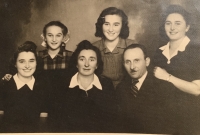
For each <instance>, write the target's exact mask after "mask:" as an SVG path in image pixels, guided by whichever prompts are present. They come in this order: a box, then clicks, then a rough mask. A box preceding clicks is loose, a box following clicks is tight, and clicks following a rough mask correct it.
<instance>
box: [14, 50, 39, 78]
mask: <svg viewBox="0 0 200 135" xmlns="http://www.w3.org/2000/svg"><path fill="white" fill-rule="evenodd" d="M36 65H37V64H36V58H35V55H34V53H32V52H21V53H19V55H18V58H17V61H16V65H15V66H16V68H17V71H18V77H19V79H20V78H23V79H25V78H31V77H32V75H33V73H34V72H35V70H36Z"/></svg>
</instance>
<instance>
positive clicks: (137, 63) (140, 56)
mask: <svg viewBox="0 0 200 135" xmlns="http://www.w3.org/2000/svg"><path fill="white" fill-rule="evenodd" d="M149 63H150V58H149V57H147V58H146V59H145V58H144V53H143V51H142V50H141V49H140V48H132V49H128V50H126V52H125V53H124V67H125V69H126V71H127V72H128V74H129V75H130V77H131V78H134V79H140V78H141V77H142V76H143V75H144V74H145V72H146V71H147V67H148V66H149Z"/></svg>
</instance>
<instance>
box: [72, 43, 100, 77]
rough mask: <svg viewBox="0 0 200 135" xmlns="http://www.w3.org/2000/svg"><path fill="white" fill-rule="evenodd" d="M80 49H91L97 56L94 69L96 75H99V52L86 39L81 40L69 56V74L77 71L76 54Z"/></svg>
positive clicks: (77, 54)
mask: <svg viewBox="0 0 200 135" xmlns="http://www.w3.org/2000/svg"><path fill="white" fill-rule="evenodd" d="M82 50H93V51H94V52H95V53H96V56H97V69H96V70H95V74H96V75H100V74H101V73H102V71H103V61H102V59H101V53H100V51H99V49H98V48H97V47H96V46H93V45H92V44H91V43H90V42H89V41H88V40H83V41H81V42H80V43H79V44H78V45H77V48H76V50H75V51H74V53H73V54H72V56H71V59H70V63H69V71H70V72H71V73H70V74H71V75H74V74H75V73H77V72H78V68H77V67H76V66H77V64H78V56H79V54H80V52H81V51H82Z"/></svg>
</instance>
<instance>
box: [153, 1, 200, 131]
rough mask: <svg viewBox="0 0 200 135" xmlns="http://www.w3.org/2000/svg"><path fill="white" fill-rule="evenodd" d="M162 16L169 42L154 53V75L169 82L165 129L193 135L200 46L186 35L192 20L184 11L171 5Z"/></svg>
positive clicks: (165, 95) (198, 86)
mask: <svg viewBox="0 0 200 135" xmlns="http://www.w3.org/2000/svg"><path fill="white" fill-rule="evenodd" d="M163 17H164V18H163V27H161V29H160V30H162V29H163V30H164V31H165V35H166V36H167V38H168V39H169V42H168V43H167V44H166V45H164V46H162V47H160V48H159V49H158V50H157V52H156V54H155V57H154V65H155V69H154V74H155V77H157V78H158V79H161V80H164V81H166V82H167V83H168V84H167V85H168V87H167V89H163V90H162V92H163V95H164V97H165V98H164V99H163V100H164V102H165V106H164V107H165V108H164V109H165V111H166V113H165V117H166V121H165V122H166V123H165V124H166V125H165V127H166V129H167V131H168V132H171V133H172V132H173V133H174V132H182V133H184V132H188V134H192V133H191V132H192V131H195V129H194V128H195V126H197V121H198V120H199V119H198V118H199V114H198V113H199V103H200V102H199V101H198V100H199V99H198V98H199V97H198V95H199V94H200V71H199V69H200V64H199V63H200V48H199V47H200V45H199V44H196V43H194V42H192V41H191V40H190V39H189V37H188V36H187V35H186V33H187V32H188V31H189V29H190V27H191V26H190V21H191V19H190V14H189V13H188V12H187V11H186V10H185V9H183V8H182V7H181V6H178V5H171V6H169V7H168V8H167V10H166V13H165V14H164V16H163ZM190 131H191V132H190ZM180 134H181V133H180Z"/></svg>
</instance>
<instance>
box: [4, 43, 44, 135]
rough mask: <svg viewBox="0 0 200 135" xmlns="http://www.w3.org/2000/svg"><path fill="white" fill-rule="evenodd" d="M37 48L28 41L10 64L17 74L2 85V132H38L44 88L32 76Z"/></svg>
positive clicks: (34, 69) (19, 48)
mask: <svg viewBox="0 0 200 135" xmlns="http://www.w3.org/2000/svg"><path fill="white" fill-rule="evenodd" d="M36 47H37V46H36V45H35V43H33V42H31V41H26V42H24V43H23V44H22V45H21V46H19V47H18V49H17V51H16V52H15V54H14V56H13V58H12V61H11V64H12V65H13V67H14V68H15V71H16V73H15V75H14V76H13V77H12V78H11V80H10V81H7V82H3V83H2V84H1V88H0V92H1V94H0V95H1V96H2V99H3V100H2V101H1V102H3V110H4V119H3V126H2V127H3V132H39V128H38V122H39V118H40V113H41V111H42V110H43V109H44V105H45V102H46V100H45V99H46V98H45V91H44V90H45V89H47V87H46V86H45V85H46V83H45V82H44V81H38V80H37V79H36V78H35V77H34V76H33V74H34V72H35V71H36V67H37V55H36ZM14 68H13V69H14ZM44 110H45V109H44Z"/></svg>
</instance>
